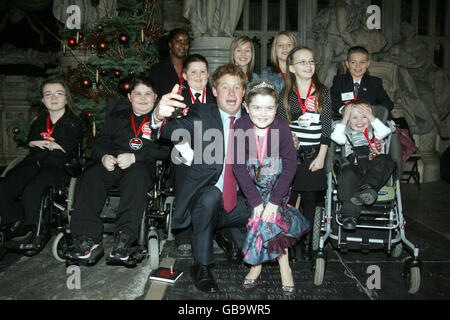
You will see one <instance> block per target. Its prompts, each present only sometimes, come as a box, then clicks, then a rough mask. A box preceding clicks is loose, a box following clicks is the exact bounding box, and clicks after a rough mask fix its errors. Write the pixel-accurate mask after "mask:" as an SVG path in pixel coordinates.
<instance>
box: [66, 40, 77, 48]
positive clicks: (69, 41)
mask: <svg viewBox="0 0 450 320" xmlns="http://www.w3.org/2000/svg"><path fill="white" fill-rule="evenodd" d="M67 45H68V46H69V47H70V48H74V47H75V46H76V45H77V41H76V40H75V38H73V37H71V38H69V39H68V40H67Z"/></svg>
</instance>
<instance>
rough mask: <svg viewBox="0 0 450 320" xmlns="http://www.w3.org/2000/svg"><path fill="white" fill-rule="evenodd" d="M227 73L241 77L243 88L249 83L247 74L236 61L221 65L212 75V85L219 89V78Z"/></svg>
mask: <svg viewBox="0 0 450 320" xmlns="http://www.w3.org/2000/svg"><path fill="white" fill-rule="evenodd" d="M225 75H231V76H236V77H239V78H240V79H241V85H242V87H243V88H245V87H246V85H247V75H246V74H245V72H244V71H242V69H241V68H240V67H239V66H237V65H235V64H234V63H228V64H224V65H221V66H219V67H218V68H217V69H216V70H215V71H214V73H213V74H212V76H211V81H212V86H213V87H214V88H216V89H217V86H218V85H219V79H220V78H222V77H223V76H225Z"/></svg>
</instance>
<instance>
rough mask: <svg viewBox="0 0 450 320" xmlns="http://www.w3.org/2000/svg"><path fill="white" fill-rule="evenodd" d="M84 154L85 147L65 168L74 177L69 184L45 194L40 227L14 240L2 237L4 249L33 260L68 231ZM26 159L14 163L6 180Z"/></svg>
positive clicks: (4, 173) (54, 187)
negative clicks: (61, 232)
mask: <svg viewBox="0 0 450 320" xmlns="http://www.w3.org/2000/svg"><path fill="white" fill-rule="evenodd" d="M80 154H81V146H78V150H77V154H76V155H75V156H74V157H73V158H72V160H71V161H68V162H66V163H65V164H64V169H65V171H66V173H68V174H69V176H70V177H71V179H70V182H69V184H67V185H51V186H48V187H47V188H46V189H45V190H44V192H43V194H42V196H41V200H40V207H39V218H38V223H37V225H36V226H35V227H33V228H31V229H25V230H24V232H23V233H22V234H20V235H17V236H15V237H13V238H11V239H6V238H5V237H4V236H3V234H1V233H0V248H1V249H3V250H6V251H14V252H20V253H22V254H23V255H25V256H33V255H35V254H37V253H39V252H41V251H42V250H43V248H44V247H45V246H46V244H47V243H48V241H49V240H50V239H51V238H52V237H53V236H54V235H55V234H58V233H59V232H60V231H61V230H64V229H66V226H67V224H68V216H69V213H70V211H71V209H72V203H73V201H72V199H73V192H74V188H75V183H76V177H77V176H79V175H80V173H81V170H82V165H83V164H82V160H81V157H80ZM23 159H24V156H22V157H17V158H16V159H14V160H13V161H12V162H11V163H10V164H9V165H8V166H7V167H6V169H5V170H4V172H3V173H2V177H4V176H5V175H6V173H7V172H8V171H9V170H11V169H12V168H14V166H15V165H17V164H18V163H19V162H20V161H22V160H23Z"/></svg>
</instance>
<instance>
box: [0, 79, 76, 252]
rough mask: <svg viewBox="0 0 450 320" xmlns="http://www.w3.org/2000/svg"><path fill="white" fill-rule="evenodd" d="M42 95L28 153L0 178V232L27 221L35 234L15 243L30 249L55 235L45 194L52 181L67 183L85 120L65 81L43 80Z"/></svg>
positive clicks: (15, 231) (16, 230)
mask: <svg viewBox="0 0 450 320" xmlns="http://www.w3.org/2000/svg"><path fill="white" fill-rule="evenodd" d="M41 95H42V99H41V102H42V104H43V107H42V110H41V111H40V112H38V114H37V115H36V116H35V118H34V119H33V120H32V124H31V128H30V132H29V135H28V147H29V154H28V155H27V156H26V157H25V158H24V159H23V160H22V161H21V162H19V163H18V164H17V165H15V166H14V167H13V168H12V169H11V170H9V171H8V172H7V173H6V175H5V177H4V178H2V179H1V180H0V218H1V219H0V220H1V224H0V233H1V235H0V238H2V239H3V240H4V241H9V240H11V239H13V238H15V237H16V236H19V235H22V233H23V231H24V227H26V229H28V226H29V227H30V228H29V229H31V231H32V232H31V233H29V234H31V239H28V240H27V241H28V243H26V246H24V247H17V248H16V246H15V245H14V246H12V249H19V250H22V253H24V254H26V255H34V254H37V253H39V252H40V250H42V249H43V247H44V246H45V244H46V242H47V241H48V240H49V238H50V237H51V234H50V231H49V224H50V217H48V215H47V214H45V212H42V209H43V208H42V202H43V201H42V198H43V197H44V196H45V194H46V192H48V190H49V188H50V187H52V186H59V185H66V184H68V182H69V180H70V175H69V173H68V172H67V170H66V165H67V164H68V163H70V162H71V161H73V159H74V157H73V156H74V155H75V154H76V153H77V151H78V150H77V149H78V147H79V145H80V144H81V140H82V137H83V127H82V123H81V121H80V119H79V118H78V116H76V115H75V113H74V112H73V108H72V100H71V95H70V91H69V88H68V87H67V86H66V85H65V84H64V82H62V81H60V80H47V81H45V82H44V83H43V84H42V85H41ZM14 244H15V243H14ZM5 246H6V243H5Z"/></svg>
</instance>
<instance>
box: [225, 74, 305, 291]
mask: <svg viewBox="0 0 450 320" xmlns="http://www.w3.org/2000/svg"><path fill="white" fill-rule="evenodd" d="M277 97H278V92H277V90H276V87H275V86H274V85H273V84H272V83H271V82H270V81H268V80H265V79H259V80H256V81H254V82H252V83H250V84H249V88H248V91H247V93H246V96H245V103H244V104H245V108H246V110H247V112H248V115H244V116H242V117H241V118H240V119H239V120H237V121H236V124H235V126H234V130H235V131H234V139H235V141H234V142H235V153H234V156H235V158H234V160H235V161H234V163H233V172H234V175H235V176H236V180H237V181H238V182H239V187H240V188H241V190H242V192H243V193H244V195H245V197H246V199H247V203H248V206H249V209H250V212H251V214H250V217H249V221H248V225H247V237H246V239H245V243H244V247H243V249H242V253H243V254H244V261H245V262H246V263H248V264H250V265H251V266H252V267H251V268H250V271H249V273H248V274H247V275H246V276H245V279H244V282H243V287H244V288H246V289H251V288H253V287H255V285H256V283H257V279H258V278H259V276H260V273H261V268H262V263H265V262H268V261H274V260H277V261H278V263H279V265H280V273H281V282H282V286H281V287H282V292H283V294H284V295H293V294H294V293H295V285H294V279H293V276H292V271H291V268H290V266H289V259H288V252H287V250H286V249H287V248H288V247H290V246H292V245H294V244H295V243H296V242H297V240H298V239H299V238H300V237H301V236H302V235H303V234H304V233H305V232H307V231H308V230H309V229H310V224H309V222H308V221H306V219H305V218H304V217H303V216H302V215H301V214H300V212H299V211H298V210H297V209H295V208H293V207H292V206H288V205H287V202H288V199H289V186H290V184H291V182H292V179H293V178H294V175H295V169H296V159H297V157H296V152H295V147H294V143H293V142H292V139H291V132H290V129H289V126H288V124H287V123H286V121H285V120H283V119H281V118H278V117H276V110H277ZM242 155H244V156H242ZM240 158H242V159H240Z"/></svg>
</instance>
